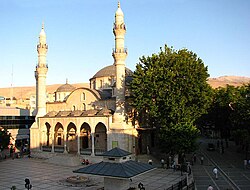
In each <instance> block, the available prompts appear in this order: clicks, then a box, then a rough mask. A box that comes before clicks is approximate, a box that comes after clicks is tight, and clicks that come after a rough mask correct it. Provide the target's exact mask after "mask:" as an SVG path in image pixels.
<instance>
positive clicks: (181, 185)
mask: <svg viewBox="0 0 250 190" xmlns="http://www.w3.org/2000/svg"><path fill="white" fill-rule="evenodd" d="M193 186H194V185H193ZM184 187H187V188H188V189H189V186H188V185H187V178H184V179H182V180H181V181H179V182H178V183H176V184H173V185H172V186H171V187H169V188H167V189H165V190H181V189H183V188H184Z"/></svg>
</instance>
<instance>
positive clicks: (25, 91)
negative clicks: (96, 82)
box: [0, 83, 89, 99]
mask: <svg viewBox="0 0 250 190" xmlns="http://www.w3.org/2000/svg"><path fill="white" fill-rule="evenodd" d="M61 85H63V84H52V85H47V92H48V93H54V92H55V91H56V90H57V88H58V87H59V86H61ZM71 85H73V86H75V87H76V88H79V87H89V83H76V84H71ZM11 94H13V97H15V98H17V99H26V98H29V97H30V96H31V95H35V94H36V87H35V86H23V87H13V88H0V96H4V97H11Z"/></svg>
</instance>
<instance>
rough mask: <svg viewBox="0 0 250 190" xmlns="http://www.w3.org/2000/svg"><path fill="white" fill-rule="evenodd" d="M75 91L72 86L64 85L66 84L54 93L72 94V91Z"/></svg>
mask: <svg viewBox="0 0 250 190" xmlns="http://www.w3.org/2000/svg"><path fill="white" fill-rule="evenodd" d="M75 89H76V87H74V86H72V85H70V84H68V83H66V84H64V85H62V86H60V87H59V88H58V89H57V90H56V92H72V91H73V90H75Z"/></svg>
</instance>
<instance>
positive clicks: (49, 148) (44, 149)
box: [42, 146, 52, 152]
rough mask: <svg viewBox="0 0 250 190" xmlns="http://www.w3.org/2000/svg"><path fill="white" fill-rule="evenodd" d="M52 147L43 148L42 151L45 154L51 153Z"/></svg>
mask: <svg viewBox="0 0 250 190" xmlns="http://www.w3.org/2000/svg"><path fill="white" fill-rule="evenodd" d="M51 150H52V147H51V146H42V151H44V152H51Z"/></svg>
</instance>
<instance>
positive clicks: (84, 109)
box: [82, 103, 86, 111]
mask: <svg viewBox="0 0 250 190" xmlns="http://www.w3.org/2000/svg"><path fill="white" fill-rule="evenodd" d="M82 110H83V111H86V104H84V103H83V104H82Z"/></svg>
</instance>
